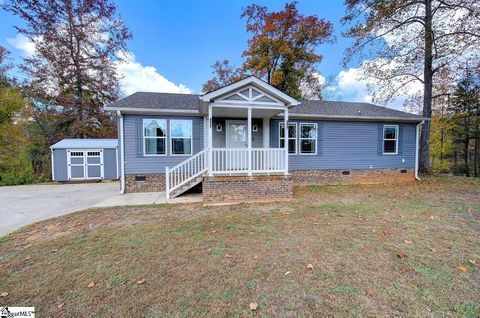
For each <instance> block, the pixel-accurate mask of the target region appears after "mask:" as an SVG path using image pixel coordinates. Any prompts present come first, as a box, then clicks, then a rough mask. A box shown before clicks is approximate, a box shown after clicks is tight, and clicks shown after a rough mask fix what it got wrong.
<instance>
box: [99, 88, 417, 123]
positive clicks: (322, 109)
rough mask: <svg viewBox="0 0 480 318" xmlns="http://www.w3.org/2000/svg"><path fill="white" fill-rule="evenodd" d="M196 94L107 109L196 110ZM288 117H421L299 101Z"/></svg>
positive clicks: (158, 96)
mask: <svg viewBox="0 0 480 318" xmlns="http://www.w3.org/2000/svg"><path fill="white" fill-rule="evenodd" d="M199 97H200V95H196V94H172V93H147V92H139V93H135V94H133V95H130V96H128V97H125V98H123V99H121V100H118V101H116V102H113V103H111V104H109V105H107V106H108V107H113V108H119V109H121V108H130V109H135V108H148V109H183V110H199V109H200V99H199ZM290 114H291V115H292V116H295V115H299V114H304V115H316V116H327V117H335V116H339V117H358V118H359V119H361V118H362V117H379V118H397V119H398V118H400V119H407V120H408V119H411V120H415V119H418V120H421V119H422V117H421V116H419V115H414V114H411V113H406V112H402V111H399V110H395V109H392V108H388V107H382V106H377V105H374V104H369V103H357V102H340V101H319V100H301V104H300V105H297V106H294V107H292V108H290Z"/></svg>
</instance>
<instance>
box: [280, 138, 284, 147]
mask: <svg viewBox="0 0 480 318" xmlns="http://www.w3.org/2000/svg"><path fill="white" fill-rule="evenodd" d="M283 147H285V139H280V148H283Z"/></svg>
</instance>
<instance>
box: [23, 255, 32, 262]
mask: <svg viewBox="0 0 480 318" xmlns="http://www.w3.org/2000/svg"><path fill="white" fill-rule="evenodd" d="M31 259H32V257H31V256H27V257H25V259H24V261H29V260H31Z"/></svg>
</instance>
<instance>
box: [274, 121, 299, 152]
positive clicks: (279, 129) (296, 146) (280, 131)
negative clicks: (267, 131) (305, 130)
mask: <svg viewBox="0 0 480 318" xmlns="http://www.w3.org/2000/svg"><path fill="white" fill-rule="evenodd" d="M284 124H285V123H283V122H280V123H279V125H278V147H279V148H280V146H281V140H282V139H285V138H282V137H281V133H282V130H284V131H285V128H282V126H284ZM288 125H289V126H290V125H293V126H295V138H291V137H288V136H286V137H287V138H286V139H287V140H295V152H289V153H288V154H289V155H290V156H294V155H297V154H298V125H297V123H288ZM288 150H290V147H289V149H288Z"/></svg>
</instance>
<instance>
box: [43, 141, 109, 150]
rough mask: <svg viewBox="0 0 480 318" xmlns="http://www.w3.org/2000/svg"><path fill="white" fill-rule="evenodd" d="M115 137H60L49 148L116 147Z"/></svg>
mask: <svg viewBox="0 0 480 318" xmlns="http://www.w3.org/2000/svg"><path fill="white" fill-rule="evenodd" d="M117 146H118V140H117V139H62V140H60V141H59V142H57V143H56V144H53V145H51V146H50V148H51V149H102V148H117Z"/></svg>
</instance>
